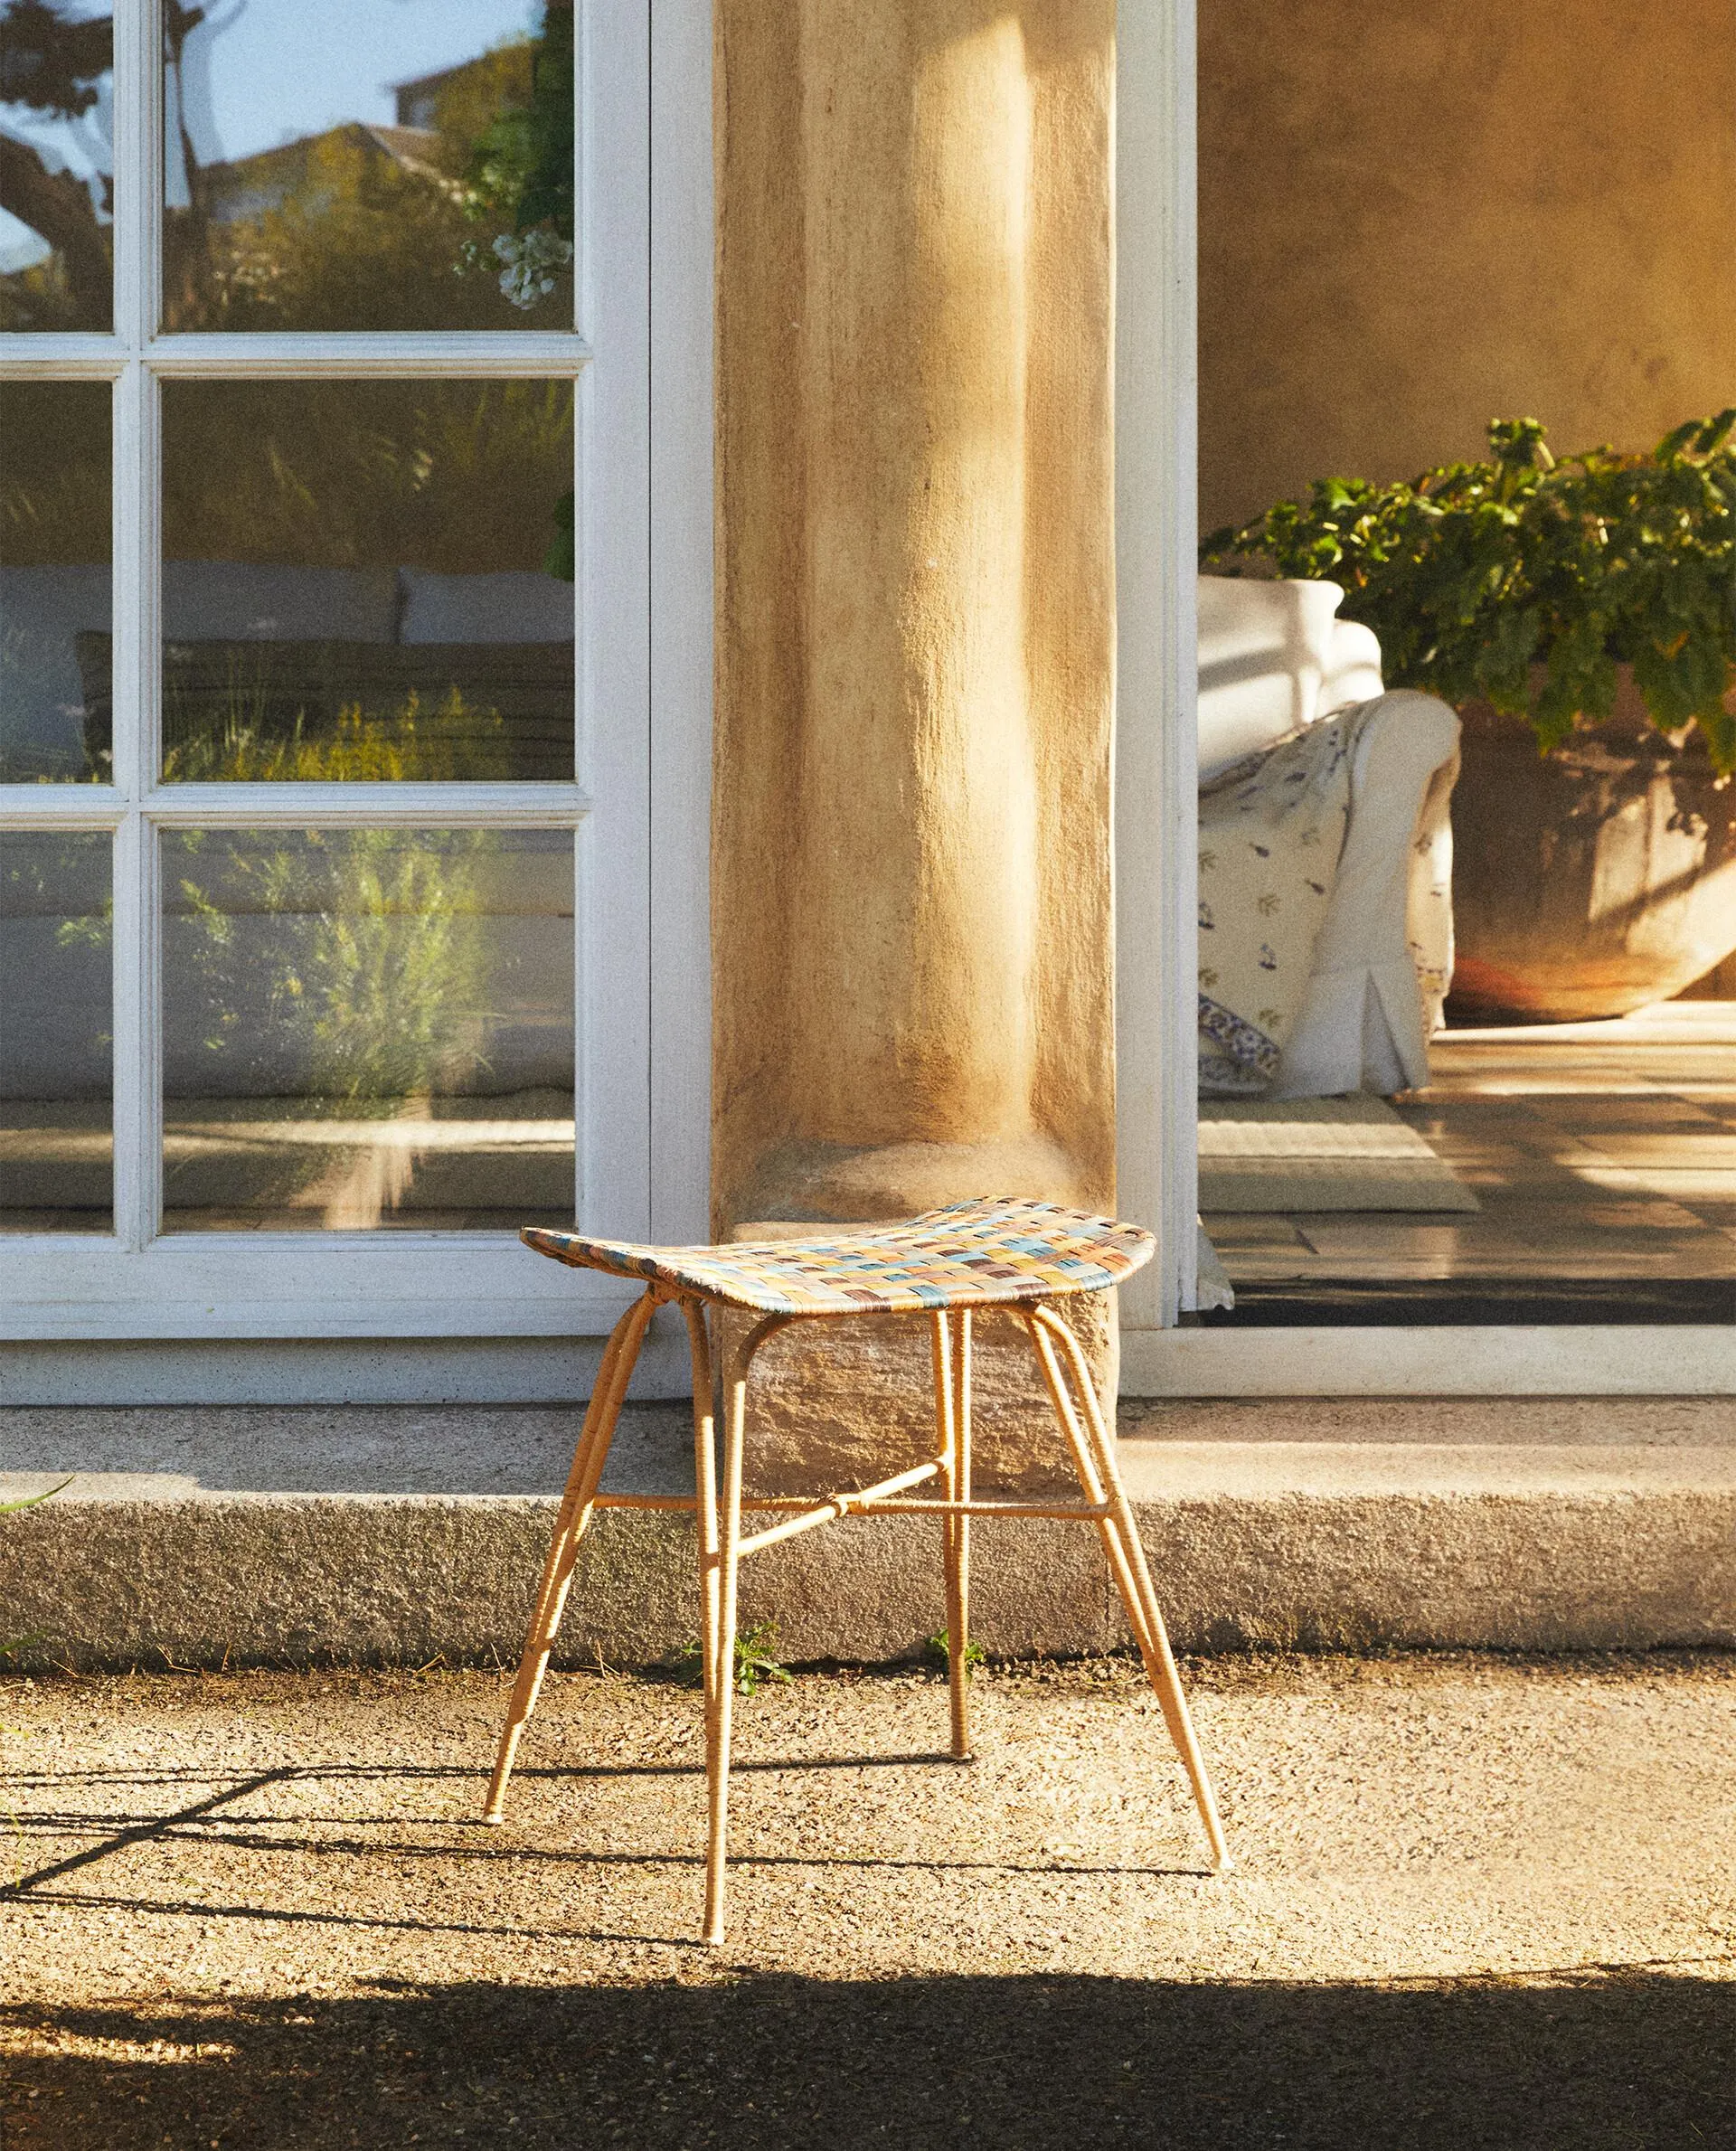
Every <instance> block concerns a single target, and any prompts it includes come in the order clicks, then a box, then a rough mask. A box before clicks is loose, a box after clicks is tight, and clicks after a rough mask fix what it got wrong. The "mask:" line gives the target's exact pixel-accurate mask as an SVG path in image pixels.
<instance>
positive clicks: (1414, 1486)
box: [0, 1398, 1736, 1668]
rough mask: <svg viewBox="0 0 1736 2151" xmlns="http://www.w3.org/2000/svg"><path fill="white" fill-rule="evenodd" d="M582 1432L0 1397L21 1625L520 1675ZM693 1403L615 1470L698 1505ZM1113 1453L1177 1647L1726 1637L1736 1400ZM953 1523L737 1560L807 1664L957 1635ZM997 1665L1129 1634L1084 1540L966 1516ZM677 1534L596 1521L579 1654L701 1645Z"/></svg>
mask: <svg viewBox="0 0 1736 2151" xmlns="http://www.w3.org/2000/svg"><path fill="white" fill-rule="evenodd" d="M578 1424H579V1414H578V1412H577V1411H576V1410H571V1409H568V1408H564V1407H560V1408H557V1407H547V1406H508V1407H499V1406H496V1407H486V1408H473V1407H463V1408H457V1407H453V1408H439V1409H425V1408H421V1407H417V1406H391V1407H374V1408H352V1407H341V1408H340V1407H324V1406H302V1407H292V1408H268V1407H241V1408H225V1409H212V1408H201V1409H197V1410H193V1409H167V1408H161V1407H153V1408H148V1409H141V1410H95V1409H60V1408H42V1409H31V1408H22V1407H19V1408H12V1409H9V1410H4V1411H0V1499H12V1498H16V1497H17V1496H19V1495H25V1494H30V1493H34V1492H37V1491H39V1490H41V1489H42V1488H43V1487H44V1486H52V1485H53V1484H54V1483H55V1482H56V1481H57V1480H59V1479H61V1478H63V1477H65V1476H67V1475H68V1474H76V1476H75V1477H74V1479H73V1483H72V1484H71V1486H68V1487H67V1488H66V1489H65V1490H64V1491H63V1492H62V1493H61V1494H59V1495H57V1496H56V1497H55V1498H54V1499H53V1500H52V1502H49V1503H47V1504H45V1505H42V1506H41V1507H39V1508H35V1509H33V1510H31V1511H29V1512H27V1513H26V1514H21V1515H15V1516H8V1517H4V1518H0V1638H6V1637H16V1636H21V1635H28V1634H31V1633H33V1632H36V1631H40V1632H41V1639H40V1641H39V1642H37V1643H36V1644H34V1645H33V1646H31V1647H30V1649H29V1651H28V1652H27V1653H25V1654H24V1655H23V1656H22V1657H21V1658H17V1659H14V1663H36V1664H41V1665H46V1664H52V1663H58V1664H62V1665H71V1666H74V1667H80V1668H83V1667H98V1666H116V1665H123V1666H124V1665H135V1664H137V1665H162V1664H164V1663H165V1661H166V1662H169V1663H172V1664H175V1665H221V1664H223V1663H228V1664H229V1665H250V1664H252V1665H257V1664H265V1665H303V1664H308V1663H321V1662H330V1661H344V1662H347V1661H363V1662H375V1663H387V1664H406V1663H408V1664H420V1663H422V1662H425V1661H427V1660H429V1659H432V1658H435V1657H437V1656H444V1657H445V1658H446V1659H447V1660H448V1662H458V1661H461V1660H468V1661H475V1660H483V1661H487V1660H489V1659H491V1658H495V1657H498V1658H500V1659H502V1660H511V1659H513V1658H514V1657H515V1656H516V1655H517V1652H518V1649H519V1646H520V1643H521V1640H522V1637H523V1633H524V1623H525V1620H526V1618H527V1616H528V1609H529V1604H530V1599H531V1594H532V1591H533V1587H534V1583H535V1579H536V1575H537V1572H538V1570H539V1568H540V1566H541V1562H542V1554H543V1552H544V1550H545V1548H546V1545H547V1540H548V1533H549V1528H550V1524H551V1521H552V1514H553V1509H554V1505H555V1501H556V1499H557V1497H558V1494H559V1490H560V1487H561V1484H562V1482H563V1480H564V1478H565V1476H566V1470H567V1465H568V1461H569V1458H570V1455H571V1446H572V1442H573V1440H574V1439H575V1437H576V1434H577V1431H578ZM690 1429H691V1422H690V1420H689V1419H688V1416H687V1413H686V1410H685V1409H684V1407H682V1406H672V1405H655V1404H653V1405H637V1406H629V1407H628V1410H627V1412H626V1414H625V1415H624V1417H623V1420H622V1426H621V1429H620V1433H619V1435H618V1440H617V1444H616V1449H615V1453H614V1456H613V1457H612V1458H611V1461H610V1467H609V1481H608V1484H609V1486H612V1487H613V1488H615V1489H616V1490H618V1491H624V1492H625V1491H637V1492H645V1493H658V1492H677V1491H683V1490H686V1489H689V1488H691V1486H692V1464H691V1453H692V1452H691V1446H690V1445H691V1431H690ZM1120 1433H1121V1458H1122V1466H1123V1470H1124V1472H1125V1475H1126V1477H1127V1484H1128V1488H1129V1491H1130V1493H1131V1494H1132V1496H1133V1499H1134V1502H1135V1505H1136V1507H1137V1512H1138V1516H1139V1522H1140V1528H1141V1531H1142V1533H1143V1534H1144V1536H1145V1540H1146V1545H1147V1547H1148V1549H1149V1551H1150V1554H1151V1558H1152V1562H1153V1567H1154V1570H1155V1571H1156V1577H1157V1583H1158V1591H1159V1596H1160V1599H1162V1602H1163V1604H1164V1607H1165V1612H1166V1615H1167V1617H1168V1618H1169V1621H1170V1625H1171V1629H1172V1632H1173V1634H1174V1636H1175V1641H1176V1643H1177V1645H1178V1646H1180V1647H1182V1648H1184V1649H1188V1650H1198V1651H1212V1650H1229V1649H1237V1648H1244V1647H1248V1646H1279V1647H1291V1646H1303V1647H1327V1646H1333V1647H1338V1646H1349V1647H1353V1648H1358V1647H1362V1648H1366V1647H1378V1646H1424V1647H1426V1646H1492V1647H1496V1648H1503V1647H1505V1648H1513V1649H1545V1650H1547V1649H1562V1650H1569V1649H1604V1648H1628V1647H1632V1648H1639V1647H1649V1646H1668V1645H1683V1646H1690V1645H1700V1646H1705V1645H1715V1646H1736V1401H1731V1400H1726V1399H1718V1398H1684V1399H1642V1400H1634V1399H1597V1398H1572V1399H1564V1400H1556V1399H1548V1398H1529V1399H1524V1400H1514V1401H1508V1400H1480V1399H1470V1400H1467V1399H1449V1400H1431V1399H1407V1400H1403V1401H1392V1400H1347V1401H1323V1400H1314V1399H1307V1400H1289V1401H1287V1400H1271V1399H1259V1400H1250V1401H1230V1402H1225V1401H1203V1402H1187V1401H1162V1402H1151V1403H1137V1402H1135V1403H1125V1404H1124V1405H1123V1407H1122V1413H1121V1424H1120ZM937 1536H938V1534H937V1529H936V1526H935V1525H934V1524H933V1523H932V1522H930V1521H929V1520H928V1519H924V1518H906V1517H900V1518H886V1519H877V1520H868V1519H857V1520H854V1521H851V1522H848V1523H845V1524H835V1525H832V1526H830V1527H828V1528H826V1529H825V1530H823V1531H818V1532H814V1533H809V1534H807V1536H806V1537H803V1538H800V1539H797V1540H796V1541H794V1542H790V1543H789V1544H788V1545H785V1546H782V1547H778V1548H777V1549H774V1550H772V1551H770V1552H767V1553H765V1554H763V1555H761V1556H760V1557H758V1558H757V1559H756V1560H754V1561H750V1563H749V1564H748V1565H747V1567H746V1569H745V1571H744V1575H743V1590H742V1612H743V1618H745V1619H756V1618H766V1619H771V1620H774V1621H775V1622H776V1623H777V1625H778V1631H779V1636H780V1639H781V1647H782V1649H783V1652H784V1654H785V1655H786V1656H788V1657H789V1658H790V1659H792V1660H793V1661H800V1660H805V1659H814V1658H825V1657H833V1656H836V1657H844V1658H862V1659H870V1660H873V1659H883V1658H892V1657H898V1656H903V1655H906V1654H907V1653H909V1652H910V1651H911V1650H913V1649H915V1648H918V1647H920V1642H921V1639H922V1638H923V1637H926V1636H928V1635H929V1634H931V1633H932V1632H934V1631H935V1630H937V1629H938V1628H939V1627H940V1626H941V1625H942V1621H943V1618H944V1617H943V1612H942V1595H941V1587H940V1574H939V1550H938V1545H937ZM975 1547H976V1551H975V1555H974V1575H975V1581H974V1590H973V1598H974V1608H975V1611H974V1625H975V1628H976V1632H977V1635H978V1636H979V1637H980V1638H981V1639H982V1641H983V1642H984V1643H985V1645H986V1646H987V1647H988V1648H989V1649H991V1650H994V1651H1004V1652H1017V1653H1024V1652H1052V1653H1069V1652H1076V1651H1091V1650H1101V1649H1105V1648H1108V1647H1112V1646H1118V1645H1119V1644H1121V1643H1123V1642H1124V1641H1125V1640H1126V1631H1125V1628H1124V1627H1123V1624H1122V1621H1121V1618H1120V1614H1119V1609H1118V1606H1117V1605H1116V1603H1115V1601H1114V1599H1113V1597H1112V1595H1111V1592H1110V1590H1109V1585H1108V1582H1107V1580H1106V1577H1105V1574H1104V1568H1103V1562H1102V1557H1101V1553H1100V1551H1099V1546H1098V1544H1097V1542H1096V1538H1095V1535H1094V1534H1093V1533H1091V1532H1090V1531H1089V1530H1087V1529H1083V1528H1081V1527H1080V1526H1079V1525H1077V1524H1061V1523H1019V1524H1014V1523H994V1522H985V1523H981V1524H978V1525H977V1531H976V1537H975ZM697 1626H698V1621H697V1612H696V1599H695V1593H694V1588H693V1552H692V1529H691V1525H690V1524H689V1523H688V1522H687V1521H686V1520H685V1519H684V1518H681V1517H676V1516H670V1515H667V1514H655V1513H646V1512H627V1511H615V1512H611V1513H607V1514H602V1515H600V1516H599V1520H598V1524H597V1526H596V1528H595V1531H594V1533H593V1536H592V1538H591V1540H590V1542H589V1544H588V1549H587V1553H586V1558H585V1562H584V1566H583V1569H582V1571H581V1573H580V1579H579V1582H578V1585H577V1588H576V1589H575V1591H574V1595H573V1601H572V1605H571V1610H570V1612H569V1615H568V1620H567V1625H566V1628H565V1630H564V1631H563V1634H562V1637H561V1657H562V1658H563V1659H564V1660H566V1661H567V1662H569V1663H580V1662H585V1661H590V1660H591V1659H593V1658H594V1657H595V1656H597V1654H598V1653H599V1652H600V1653H601V1654H602V1655H603V1656H604V1657H605V1658H606V1659H607V1660H609V1661H610V1662H613V1663H621V1664H632V1663H644V1662H646V1661H649V1660H652V1659H655V1658H657V1657H661V1656H666V1655H668V1654H670V1653H672V1652H675V1651H679V1650H681V1649H682V1648H684V1646H686V1645H687V1644H688V1643H689V1642H690V1640H691V1639H692V1637H693V1636H694V1634H695V1633H696V1631H697Z"/></svg>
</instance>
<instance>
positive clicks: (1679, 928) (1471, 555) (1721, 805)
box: [1201, 407, 1736, 1020]
mask: <svg viewBox="0 0 1736 2151" xmlns="http://www.w3.org/2000/svg"><path fill="white" fill-rule="evenodd" d="M1489 442H1490V448H1491V451H1492V452H1491V455H1490V458H1489V459H1488V460H1487V461H1485V462H1477V463H1452V464H1444V465H1442V466H1440V467H1438V468H1436V469H1434V470H1430V471H1427V472H1425V473H1424V474H1423V475H1422V476H1420V477H1417V478H1413V479H1409V480H1406V481H1404V482H1402V483H1401V484H1398V485H1392V486H1376V485H1373V484H1370V483H1369V482H1367V481H1366V480H1363V479H1342V478H1326V479H1321V480H1317V481H1316V484H1315V485H1314V486H1313V487H1312V488H1311V490H1310V493H1309V495H1308V498H1307V501H1306V502H1299V501H1280V502H1278V504H1277V505H1275V506H1273V507H1271V508H1269V509H1268V510H1267V511H1266V513H1265V514H1263V515H1261V516H1260V517H1258V518H1257V519H1256V520H1255V521H1254V522H1252V523H1250V524H1247V525H1245V526H1244V527H1243V528H1242V529H1241V530H1228V529H1226V530H1222V531H1217V532H1214V533H1212V536H1211V537H1209V538H1208V539H1207V540H1206V541H1205V542H1204V544H1203V547H1202V549H1201V559H1202V565H1203V567H1204V568H1206V569H1207V570H1208V571H1210V570H1211V569H1212V568H1217V569H1219V570H1220V571H1222V570H1224V569H1226V568H1230V567H1236V568H1242V567H1244V566H1246V565H1252V566H1255V567H1256V568H1257V569H1263V570H1264V571H1266V572H1268V573H1277V574H1278V575H1284V576H1296V577H1306V578H1318V579H1324V580H1330V581H1334V582H1337V583H1340V584H1342V585H1343V586H1344V593H1345V594H1344V605H1343V608H1342V610H1343V614H1344V618H1347V619H1355V620H1362V621H1363V622H1365V623H1366V624H1367V625H1368V626H1369V627H1372V628H1373V630H1374V632H1375V633H1376V634H1377V635H1378V636H1379V637H1380V642H1381V650H1382V661H1383V667H1384V676H1385V679H1386V682H1387V684H1388V685H1389V686H1394V687H1397V686H1404V687H1417V688H1421V689H1423V690H1425V691H1426V692H1429V693H1435V694H1439V695H1440V696H1442V697H1443V698H1444V699H1445V700H1447V701H1448V702H1450V703H1454V704H1456V705H1457V706H1458V710H1459V712H1460V714H1461V716H1462V717H1463V719H1464V721H1465V737H1464V758H1465V759H1464V773H1463V775H1462V776H1461V778H1460V780H1459V785H1458V791H1457V792H1456V794H1455V797H1454V803H1453V835H1454V845H1455V854H1456V861H1455V874H1454V914H1455V926H1456V932H1457V940H1458V962H1457V969H1456V973H1455V980H1454V1003H1455V1005H1456V1007H1457V1009H1458V1011H1460V1012H1461V1013H1464V1014H1474V1015H1477V1016H1483V1017H1487V1016H1492V1015H1503V1016H1521V1017H1529V1018H1533V1019H1534V1018H1543V1019H1554V1020H1571V1019H1573V1018H1583V1017H1589V1016H1603V1015H1616V1014H1622V1013H1623V1012H1625V1011H1626V1010H1628V1009H1629V1008H1635V1007H1638V1006H1640V1005H1643V1004H1644V1003H1646V1002H1648V1001H1653V1000H1657V999H1661V998H1665V997H1666V996H1668V995H1672V994H1675V993H1678V992H1680V991H1681V990H1682V988H1683V987H1684V986H1689V985H1691V984H1692V983H1693V982H1694V980H1695V979H1696V978H1698V977H1700V976H1703V974H1704V973H1706V972H1707V971H1709V970H1711V969H1712V967H1714V966H1715V965H1716V964H1718V963H1719V962H1721V961H1722V959H1723V958H1725V957H1726V956H1728V955H1729V954H1730V953H1731V950H1732V949H1736V786H1733V785H1732V784H1731V775H1732V772H1736V407H1733V408H1732V409H1731V410H1724V411H1721V412H1719V413H1718V414H1717V416H1715V417H1713V418H1710V419H1705V420H1691V421H1690V422H1689V423H1688V424H1686V425H1684V426H1679V427H1677V428H1676V429H1675V431H1674V432H1673V433H1670V434H1667V435H1666V436H1665V439H1663V440H1662V441H1660V442H1659V443H1658V445H1657V447H1656V448H1655V449H1653V450H1652V451H1651V452H1650V453H1649V454H1639V455H1631V454H1622V453H1618V452H1617V451H1615V450H1613V449H1610V448H1593V449H1590V450H1589V451H1588V452H1587V453H1585V454H1583V455H1579V456H1571V457H1564V458H1561V460H1559V461H1558V460H1557V459H1556V458H1554V457H1553V456H1552V455H1551V454H1550V452H1549V449H1548V447H1547V446H1546V444H1545V441H1544V438H1543V427H1542V426H1541V425H1540V424H1539V423H1538V422H1537V420H1534V419H1513V420H1497V421H1496V422H1495V424H1494V425H1492V426H1491V427H1490V429H1489Z"/></svg>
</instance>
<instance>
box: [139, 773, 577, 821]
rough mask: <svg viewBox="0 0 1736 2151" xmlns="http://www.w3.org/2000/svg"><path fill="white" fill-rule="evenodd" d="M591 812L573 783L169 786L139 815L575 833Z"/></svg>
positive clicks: (156, 790)
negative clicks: (571, 830) (574, 829)
mask: <svg viewBox="0 0 1736 2151" xmlns="http://www.w3.org/2000/svg"><path fill="white" fill-rule="evenodd" d="M590 811H591V803H590V796H589V795H588V794H587V793H586V792H585V791H584V789H583V788H581V787H580V786H579V785H576V784H466V783H463V782H456V783H451V784H424V783H415V782H411V783H406V784H343V785H339V784H165V785H157V786H155V787H153V788H152V789H151V790H150V791H149V792H147V793H146V795H145V796H144V797H142V798H141V799H140V801H139V805H138V812H139V813H141V814H143V815H145V816H146V817H147V818H148V819H149V820H151V821H153V822H155V823H156V824H158V825H160V826H162V827H164V828H191V829H285V828H288V829H349V828H379V827H392V828H405V827H412V828H413V827H419V826H421V825H427V826H429V827H431V828H466V829H468V828H476V827H488V828H495V827H505V828H516V829H564V828H571V827H573V826H575V825H577V824H578V823H580V822H581V821H582V820H584V818H585V817H586V816H587V815H589V814H590Z"/></svg>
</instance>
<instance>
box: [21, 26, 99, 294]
mask: <svg viewBox="0 0 1736 2151" xmlns="http://www.w3.org/2000/svg"><path fill="white" fill-rule="evenodd" d="M114 42H115V41H114V24H113V22H112V20H111V10H110V8H109V5H108V0H53V4H52V5H50V4H49V0H0V330H13V331H17V330H25V329H39V330H41V329H60V330H70V329H106V328H107V327H108V326H109V323H110V320H111V318H112V315H113V297H114V269H113V261H114V250H113V243H112V231H113V202H112V195H113V173H114V110H113V91H114Z"/></svg>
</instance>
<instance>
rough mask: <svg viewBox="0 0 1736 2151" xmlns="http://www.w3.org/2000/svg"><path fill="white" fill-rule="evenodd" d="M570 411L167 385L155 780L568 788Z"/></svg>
mask: <svg viewBox="0 0 1736 2151" xmlns="http://www.w3.org/2000/svg"><path fill="white" fill-rule="evenodd" d="M572 393H573V392H572V387H571V382H547V381H528V382H480V383H479V382H169V383H167V384H166V385H165V391H164V441H165V467H166V477H165V500H164V542H165V555H166V558H165V566H164V578H163V608H164V658H163V665H164V741H165V759H164V774H165V777H167V778H170V779H171V780H182V781H193V782H199V781H209V780H222V781H226V782H231V783H237V782H250V781H263V782H270V781H275V780H288V779H298V780H301V781H304V782H322V781H333V780H337V779H369V780H373V781H376V782H377V781H383V780H388V779H392V778H420V779H422V780H424V781H427V780H439V779H459V778H466V779H507V778H518V779H532V778H538V779H544V780H552V781H562V780H564V781H567V782H571V779H572V776H573V677H574V675H573V656H574V646H573V584H572V581H571V574H572V564H571V559H570V557H569V553H570V541H569V540H568V538H567V536H566V534H565V531H564V527H563V515H564V514H565V510H566V504H567V503H568V502H569V501H570V500H571V484H572V476H571V473H572ZM81 649H82V651H83V654H84V657H85V661H86V664H87V666H88V668H89V673H90V676H89V677H88V679H87V683H86V684H87V690H88V693H89V694H90V698H91V701H92V703H93V706H95V707H97V708H98V709H105V708H106V707H107V696H108V674H107V669H106V668H107V665H108V663H109V650H108V646H107V644H106V642H105V643H103V644H101V645H100V646H99V645H97V644H95V643H90V642H89V641H88V640H87V643H86V644H84V645H81Z"/></svg>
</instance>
